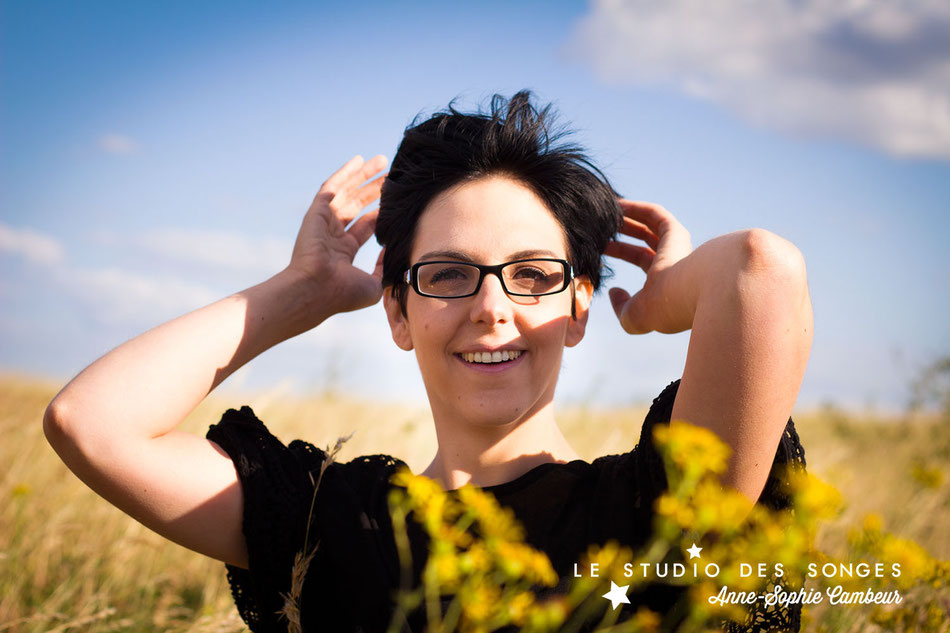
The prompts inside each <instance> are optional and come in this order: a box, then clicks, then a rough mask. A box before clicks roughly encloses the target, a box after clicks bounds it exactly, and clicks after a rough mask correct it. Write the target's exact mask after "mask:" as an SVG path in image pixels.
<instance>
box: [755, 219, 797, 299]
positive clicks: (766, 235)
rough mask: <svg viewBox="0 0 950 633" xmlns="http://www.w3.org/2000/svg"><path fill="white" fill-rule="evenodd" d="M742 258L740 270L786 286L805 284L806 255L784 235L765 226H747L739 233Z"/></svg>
mask: <svg viewBox="0 0 950 633" xmlns="http://www.w3.org/2000/svg"><path fill="white" fill-rule="evenodd" d="M739 259H740V263H739V265H740V268H741V270H742V271H743V272H744V273H746V274H748V275H752V276H755V277H756V278H758V279H764V280H766V281H769V282H771V283H774V284H776V285H781V286H783V287H785V288H788V287H789V286H793V287H799V288H804V287H805V285H806V283H807V282H806V271H805V258H804V257H803V256H802V254H801V251H799V250H798V248H797V247H796V246H795V245H794V244H792V243H791V242H789V241H788V240H786V239H785V238H783V237H781V236H779V235H776V234H775V233H772V232H771V231H766V230H765V229H748V230H746V231H742V232H741V233H740V248H739Z"/></svg>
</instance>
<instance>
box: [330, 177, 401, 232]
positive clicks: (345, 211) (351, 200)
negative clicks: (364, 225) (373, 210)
mask: <svg viewBox="0 0 950 633" xmlns="http://www.w3.org/2000/svg"><path fill="white" fill-rule="evenodd" d="M388 174H389V172H387V173H385V174H383V175H381V176H380V177H379V178H377V179H376V180H374V181H372V182H370V183H367V184H366V185H365V186H364V187H362V188H361V189H358V190H356V192H355V193H353V194H351V195H349V196H347V197H346V198H343V199H342V200H341V199H340V196H337V198H336V199H334V200H333V202H332V203H331V205H330V206H331V208H335V209H336V214H337V217H338V218H340V221H341V222H343V224H348V223H349V222H350V220H352V219H353V218H355V217H356V216H357V215H359V212H360V211H362V210H363V209H365V208H366V207H367V206H369V205H370V204H372V203H373V202H375V201H376V200H378V199H379V194H380V191H382V188H383V183H384V182H385V181H386V176H387V175H388ZM338 200H339V202H340V203H341V204H340V206H338Z"/></svg>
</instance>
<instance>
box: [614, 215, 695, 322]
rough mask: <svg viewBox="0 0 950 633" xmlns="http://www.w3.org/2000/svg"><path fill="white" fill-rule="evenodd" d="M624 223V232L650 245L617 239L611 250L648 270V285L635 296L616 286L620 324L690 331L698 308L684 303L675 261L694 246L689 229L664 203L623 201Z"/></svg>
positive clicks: (620, 257) (622, 229)
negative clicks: (681, 299) (661, 204)
mask: <svg viewBox="0 0 950 633" xmlns="http://www.w3.org/2000/svg"><path fill="white" fill-rule="evenodd" d="M620 207H621V209H623V215H624V217H623V225H622V226H621V227H620V232H621V233H622V234H624V235H628V236H630V237H633V238H636V239H639V240H642V241H643V242H645V243H646V246H639V245H637V244H631V243H629V242H618V241H612V242H610V244H608V246H607V251H606V254H607V255H610V256H612V257H616V258H618V259H622V260H624V261H627V262H630V263H631V264H634V265H635V266H638V267H640V268H641V269H643V271H644V272H645V273H646V274H647V278H646V281H645V282H644V283H643V287H642V288H641V289H640V290H639V291H638V292H636V293H634V294H633V296H631V295H630V293H628V292H627V291H626V290H623V289H622V288H611V289H610V302H611V304H612V305H613V308H614V312H615V313H616V314H617V318H618V319H619V320H620V325H621V326H622V327H623V329H624V330H625V331H626V332H628V333H630V334H645V333H647V332H654V331H656V332H663V333H666V334H671V333H673V332H682V331H683V330H688V329H689V328H690V327H691V325H692V316H693V315H692V313H691V311H690V310H689V309H688V307H687V306H683V305H682V304H681V302H680V301H678V298H679V297H680V296H681V295H682V293H678V292H676V289H675V288H674V287H673V284H675V283H676V280H675V278H676V275H675V274H672V273H671V269H673V267H674V265H675V264H676V263H677V262H678V261H680V260H681V259H683V258H684V257H686V256H687V255H689V254H690V253H691V252H692V250H693V247H692V245H691V244H690V239H689V233H688V232H687V231H686V228H685V227H684V226H683V225H682V224H680V223H679V221H677V219H676V218H675V217H673V214H672V213H670V212H669V211H667V210H666V209H664V208H663V207H661V206H660V205H658V204H652V203H649V202H635V201H632V200H624V199H621V200H620Z"/></svg>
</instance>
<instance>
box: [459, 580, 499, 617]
mask: <svg viewBox="0 0 950 633" xmlns="http://www.w3.org/2000/svg"><path fill="white" fill-rule="evenodd" d="M458 595H459V599H460V600H461V603H462V613H463V615H464V616H465V618H467V619H469V620H471V621H472V622H473V623H479V622H485V621H486V620H488V619H489V618H490V617H492V615H493V614H495V613H496V612H497V610H498V602H499V600H500V598H501V589H500V588H499V587H498V586H497V585H494V584H491V583H487V582H474V583H465V584H463V585H462V587H461V589H460V590H459V594H458Z"/></svg>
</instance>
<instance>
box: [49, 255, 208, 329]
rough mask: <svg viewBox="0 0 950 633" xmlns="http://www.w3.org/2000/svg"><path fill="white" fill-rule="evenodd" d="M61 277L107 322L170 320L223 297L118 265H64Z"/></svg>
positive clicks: (177, 281)
mask: <svg viewBox="0 0 950 633" xmlns="http://www.w3.org/2000/svg"><path fill="white" fill-rule="evenodd" d="M57 278H58V281H59V282H60V283H61V284H63V285H64V286H66V287H67V288H68V290H69V291H70V293H71V294H73V295H74V296H75V297H77V298H78V299H79V300H80V301H82V302H83V303H86V304H88V305H89V306H90V307H91V312H92V314H93V316H94V317H95V318H96V319H98V320H99V321H103V322H121V321H140V322H142V321H144V322H154V321H156V320H164V319H169V318H172V317H175V316H178V315H179V314H182V313H184V312H188V311H190V310H194V309H196V308H200V307H201V306H203V305H207V304H209V303H211V302H213V301H214V300H216V299H218V298H220V297H219V296H218V295H217V294H216V293H215V292H214V291H213V290H211V289H210V288H207V287H205V286H202V285H198V284H193V283H189V282H185V281H182V280H180V279H175V278H170V277H154V276H146V275H138V274H135V273H131V272H128V271H125V270H121V269H118V268H96V269H72V268H67V267H64V268H62V269H60V270H59V272H58V274H57Z"/></svg>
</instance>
